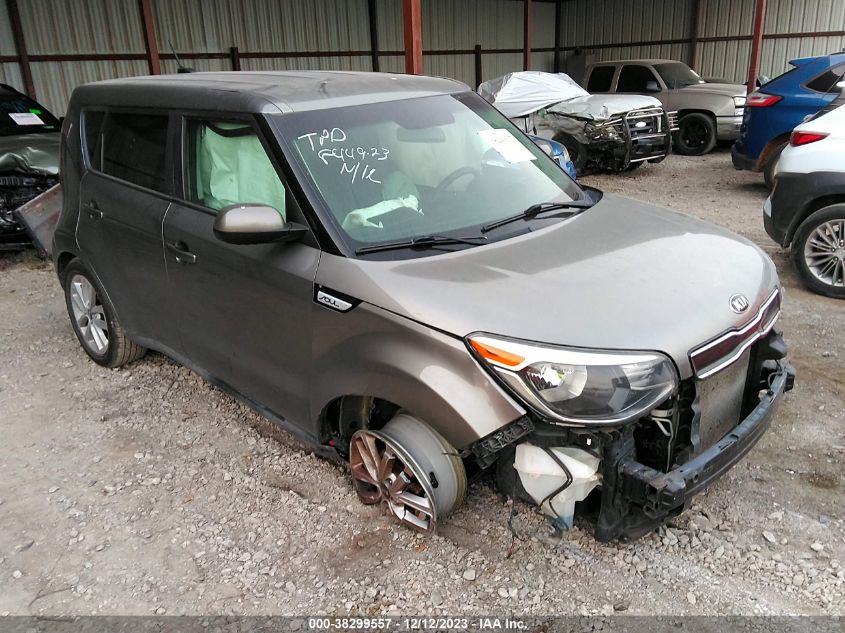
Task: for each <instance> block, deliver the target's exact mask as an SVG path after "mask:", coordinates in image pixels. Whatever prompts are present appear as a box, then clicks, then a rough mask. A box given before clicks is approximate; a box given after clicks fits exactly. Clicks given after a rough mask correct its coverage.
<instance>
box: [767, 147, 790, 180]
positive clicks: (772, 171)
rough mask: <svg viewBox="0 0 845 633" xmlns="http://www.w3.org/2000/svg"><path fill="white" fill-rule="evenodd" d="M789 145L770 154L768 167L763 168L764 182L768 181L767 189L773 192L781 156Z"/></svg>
mask: <svg viewBox="0 0 845 633" xmlns="http://www.w3.org/2000/svg"><path fill="white" fill-rule="evenodd" d="M787 145H789V143H782V144H781V145H779V146H778V147H777V148H776V149H775V150H774V151H773V152H772V153H771V154H769V158H768V160H766V165H765V167H763V180H765V181H766V188H767V189H768V190H769V191H771V190H772V189H774V187H775V175H776V174H777V170H778V164H779V163H780V155H781V154H782V153H783V150H785V149H786V146H787Z"/></svg>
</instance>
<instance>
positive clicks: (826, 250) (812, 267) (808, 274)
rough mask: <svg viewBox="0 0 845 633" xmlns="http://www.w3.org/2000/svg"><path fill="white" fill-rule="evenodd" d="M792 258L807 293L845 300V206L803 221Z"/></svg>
mask: <svg viewBox="0 0 845 633" xmlns="http://www.w3.org/2000/svg"><path fill="white" fill-rule="evenodd" d="M792 259H793V261H794V262H795V267H796V268H797V269H798V273H799V274H800V275H801V278H802V280H803V281H804V283H805V284H806V286H807V287H808V288H809V289H810V290H812V291H813V292H817V293H818V294H821V295H824V296H826V297H834V298H837V299H845V204H835V205H832V206H829V207H826V208H824V209H821V210H819V211H816V212H815V213H814V214H813V215H811V216H810V217H809V218H807V219H806V220H804V222H803V224H801V226H800V227H798V231H797V232H796V234H795V239H794V240H793V242H792Z"/></svg>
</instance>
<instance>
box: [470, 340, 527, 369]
mask: <svg viewBox="0 0 845 633" xmlns="http://www.w3.org/2000/svg"><path fill="white" fill-rule="evenodd" d="M469 344H470V345H472V349H474V350H475V351H476V352H478V353H479V354H480V355H481V357H482V358H484V359H485V360H489V361H490V362H492V363H495V364H497V365H504V366H505V367H518V366H520V365H521V364H522V363H524V362H525V359H524V358H523V357H522V356H519V355H518V354H512V353H511V352H506V351H505V350H503V349H499V348H498V347H493V346H492V345H488V344H485V343H482V342H481V341H479V340H478V339H470V341H469Z"/></svg>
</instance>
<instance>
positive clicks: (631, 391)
mask: <svg viewBox="0 0 845 633" xmlns="http://www.w3.org/2000/svg"><path fill="white" fill-rule="evenodd" d="M468 342H469V345H470V347H471V348H472V350H473V351H474V352H475V353H476V354H477V355H478V356H479V357H480V358H481V359H482V361H483V362H485V363H486V364H487V365H488V366H489V367H491V368H492V369H493V370H494V371H495V372H496V374H497V375H498V376H499V377H500V378H501V379H502V381H503V382H504V383H505V384H507V385H508V386H509V387H510V388H511V389H512V390H513V392H514V393H515V394H516V395H518V396H519V397H521V398H522V399H523V400H524V401H525V402H526V403H527V404H528V405H529V406H531V407H532V408H534V409H535V410H536V411H538V412H539V413H541V414H543V415H545V416H547V417H551V418H553V419H556V420H558V421H561V422H566V423H572V424H620V423H623V422H627V421H630V420H634V419H636V418H638V417H641V416H642V415H644V414H645V413H647V412H648V411H650V410H651V409H653V408H654V407H655V406H657V405H658V404H660V403H661V402H662V401H663V400H665V399H666V398H668V397H669V396H670V395H671V394H672V393H673V392H674V391H675V389H676V388H677V386H678V375H677V372H676V371H675V366H674V364H673V363H672V361H671V360H670V359H669V358H668V357H666V356H664V355H663V354H658V353H653V352H613V351H607V352H605V351H589V350H580V349H571V348H565V347H552V346H541V345H538V344H534V343H524V342H519V341H513V340H507V339H501V338H497V337H492V336H487V335H483V334H480V335H472V336H470V337H469V339H468Z"/></svg>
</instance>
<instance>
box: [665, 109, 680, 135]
mask: <svg viewBox="0 0 845 633" xmlns="http://www.w3.org/2000/svg"><path fill="white" fill-rule="evenodd" d="M666 116H668V117H669V131H670V132H677V131H678V130H680V129H681V120H680V117H679V116H678V113H677V112H667V113H666Z"/></svg>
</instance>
